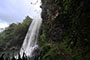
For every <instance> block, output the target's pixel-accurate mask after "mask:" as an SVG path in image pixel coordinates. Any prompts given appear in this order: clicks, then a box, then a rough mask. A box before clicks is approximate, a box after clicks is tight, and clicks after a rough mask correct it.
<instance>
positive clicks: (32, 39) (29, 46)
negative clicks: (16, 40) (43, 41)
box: [20, 19, 42, 57]
mask: <svg viewBox="0 0 90 60" xmlns="http://www.w3.org/2000/svg"><path fill="white" fill-rule="evenodd" d="M41 23H42V19H37V20H33V21H32V23H31V25H30V27H29V30H28V32H27V35H26V37H25V40H24V42H23V45H22V47H21V50H20V55H21V57H22V55H23V53H25V54H26V56H28V57H32V56H33V51H34V50H35V49H36V48H38V45H37V39H38V34H39V29H40V25H41Z"/></svg>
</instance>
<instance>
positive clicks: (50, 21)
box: [39, 0, 90, 60]
mask: <svg viewBox="0 0 90 60" xmlns="http://www.w3.org/2000/svg"><path fill="white" fill-rule="evenodd" d="M41 2H42V5H41V8H42V14H41V16H42V19H43V23H42V26H41V33H40V39H39V41H40V51H41V53H40V59H41V60H50V59H52V60H89V59H90V52H89V51H90V48H89V46H90V31H89V30H90V27H89V26H90V24H89V22H90V4H89V3H90V1H89V0H41Z"/></svg>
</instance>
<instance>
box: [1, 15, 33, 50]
mask: <svg viewBox="0 0 90 60" xmlns="http://www.w3.org/2000/svg"><path fill="white" fill-rule="evenodd" d="M31 22H32V19H31V18H30V17H29V16H27V17H26V18H25V19H24V21H23V22H22V23H17V24H15V23H12V24H10V26H9V27H7V28H6V29H5V30H4V31H3V32H2V33H0V47H2V48H5V49H8V48H16V49H18V48H20V47H21V45H22V42H23V40H24V38H25V35H26V33H27V31H28V27H29V25H30V24H31Z"/></svg>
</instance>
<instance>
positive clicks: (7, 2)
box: [0, 0, 41, 28]
mask: <svg viewBox="0 0 90 60" xmlns="http://www.w3.org/2000/svg"><path fill="white" fill-rule="evenodd" d="M36 2H37V0H0V28H4V27H7V26H8V25H9V24H11V23H17V22H22V21H23V19H24V18H25V17H26V16H27V15H28V16H30V17H31V18H38V17H40V12H41V9H40V4H41V1H40V0H38V3H37V4H35V3H36Z"/></svg>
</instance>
